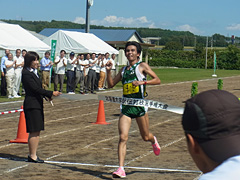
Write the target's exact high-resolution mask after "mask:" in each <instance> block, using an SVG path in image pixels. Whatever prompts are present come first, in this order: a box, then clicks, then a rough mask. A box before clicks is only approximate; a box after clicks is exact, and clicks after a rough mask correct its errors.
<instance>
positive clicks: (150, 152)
mask: <svg viewBox="0 0 240 180" xmlns="http://www.w3.org/2000/svg"><path fill="white" fill-rule="evenodd" d="M183 139H185V136H183V137H181V138H179V139H177V140H174V141H172V142H170V143H168V144H165V145H163V146H162V147H161V149H163V148H166V147H168V146H171V145H173V144H175V143H178V142H179V141H181V140H183ZM152 153H153V151H152V150H151V151H149V152H147V153H145V154H142V155H140V156H138V157H136V158H134V159H132V160H130V161H128V162H126V163H125V165H128V164H130V163H132V162H135V161H137V160H139V159H142V158H144V157H146V156H148V155H150V154H152Z"/></svg>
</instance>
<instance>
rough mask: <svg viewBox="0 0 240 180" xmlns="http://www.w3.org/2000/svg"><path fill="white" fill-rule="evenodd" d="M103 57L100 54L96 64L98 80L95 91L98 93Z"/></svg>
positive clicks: (96, 80)
mask: <svg viewBox="0 0 240 180" xmlns="http://www.w3.org/2000/svg"><path fill="white" fill-rule="evenodd" d="M101 56H102V55H101V54H100V53H99V54H98V57H97V62H96V79H95V85H94V89H95V91H98V82H99V79H100V70H101V67H100V62H101Z"/></svg>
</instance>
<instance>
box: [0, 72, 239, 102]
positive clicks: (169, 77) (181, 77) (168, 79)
mask: <svg viewBox="0 0 240 180" xmlns="http://www.w3.org/2000/svg"><path fill="white" fill-rule="evenodd" d="M153 71H154V72H155V73H156V74H157V75H158V77H159V78H160V79H161V83H162V84H166V83H174V82H181V81H194V80H196V81H197V80H201V79H211V78H213V77H212V74H213V70H212V69H181V68H153ZM216 74H217V76H218V77H217V78H221V77H230V76H238V75H240V71H238V70H217V71H216ZM65 78H66V77H65ZM53 87H54V86H53V83H52V84H51V88H50V90H53ZM121 87H122V85H121V82H120V83H118V84H117V85H116V86H115V88H114V89H118V88H121ZM20 90H21V88H20ZM65 92H66V83H64V86H63V93H65ZM23 99H24V97H22V98H19V99H7V98H6V97H0V102H8V101H16V100H23Z"/></svg>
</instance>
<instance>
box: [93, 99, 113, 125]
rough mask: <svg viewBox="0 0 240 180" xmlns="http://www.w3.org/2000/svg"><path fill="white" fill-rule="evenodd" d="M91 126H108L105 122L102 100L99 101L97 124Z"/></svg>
mask: <svg viewBox="0 0 240 180" xmlns="http://www.w3.org/2000/svg"><path fill="white" fill-rule="evenodd" d="M93 124H110V123H107V122H106V118H105V111H104V104H103V100H100V101H99V106H98V116H97V122H95V123H93Z"/></svg>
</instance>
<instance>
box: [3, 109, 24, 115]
mask: <svg viewBox="0 0 240 180" xmlns="http://www.w3.org/2000/svg"><path fill="white" fill-rule="evenodd" d="M22 111H23V109H18V110H12V111H5V112H0V115H3V114H11V113H16V112H22Z"/></svg>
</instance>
